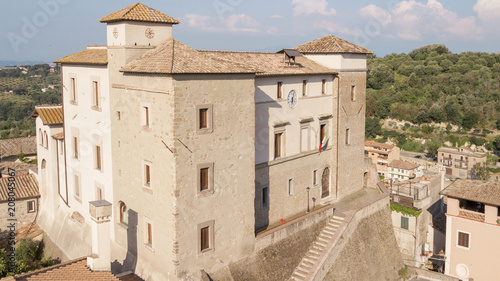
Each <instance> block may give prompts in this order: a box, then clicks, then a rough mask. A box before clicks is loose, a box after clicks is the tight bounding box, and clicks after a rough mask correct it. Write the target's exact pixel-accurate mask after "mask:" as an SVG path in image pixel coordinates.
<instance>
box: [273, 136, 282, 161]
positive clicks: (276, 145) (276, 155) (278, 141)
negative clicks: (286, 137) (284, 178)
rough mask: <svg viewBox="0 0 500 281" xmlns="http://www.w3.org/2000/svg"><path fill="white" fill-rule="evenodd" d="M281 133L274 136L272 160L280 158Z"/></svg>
mask: <svg viewBox="0 0 500 281" xmlns="http://www.w3.org/2000/svg"><path fill="white" fill-rule="evenodd" d="M282 143H283V133H276V134H274V159H277V158H280V157H281V156H282Z"/></svg>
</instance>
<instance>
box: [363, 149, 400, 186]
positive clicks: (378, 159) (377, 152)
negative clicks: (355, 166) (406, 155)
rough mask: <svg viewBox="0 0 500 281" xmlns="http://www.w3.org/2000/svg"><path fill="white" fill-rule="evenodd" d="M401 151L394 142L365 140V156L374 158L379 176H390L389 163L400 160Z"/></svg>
mask: <svg viewBox="0 0 500 281" xmlns="http://www.w3.org/2000/svg"><path fill="white" fill-rule="evenodd" d="M400 152H401V149H399V147H397V146H395V145H392V144H386V143H379V142H375V141H365V157H369V158H371V159H372V161H373V163H374V164H375V165H376V166H377V172H378V174H379V176H382V177H385V178H388V177H390V174H389V164H390V163H391V162H392V161H394V160H399V156H400Z"/></svg>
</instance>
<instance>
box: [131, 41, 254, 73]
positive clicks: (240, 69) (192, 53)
mask: <svg viewBox="0 0 500 281" xmlns="http://www.w3.org/2000/svg"><path fill="white" fill-rule="evenodd" d="M122 71H124V72H135V73H166V74H181V73H255V70H253V69H251V68H249V67H248V66H246V65H244V64H238V63H234V62H231V61H224V60H220V59H215V58H212V57H210V56H208V55H206V54H204V53H203V52H199V51H197V50H195V49H193V48H191V47H189V46H187V45H185V44H183V43H181V42H179V41H177V40H175V39H172V38H171V39H168V40H167V41H165V42H163V43H162V44H160V45H159V46H158V47H156V48H155V49H153V50H151V51H149V52H147V53H146V54H145V55H143V56H141V57H139V58H138V59H136V60H134V61H132V62H131V63H129V64H128V65H126V66H124V67H123V68H122Z"/></svg>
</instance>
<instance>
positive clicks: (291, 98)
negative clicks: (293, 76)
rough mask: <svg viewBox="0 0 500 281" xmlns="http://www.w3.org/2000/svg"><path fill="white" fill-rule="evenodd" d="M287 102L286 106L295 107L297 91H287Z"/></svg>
mask: <svg viewBox="0 0 500 281" xmlns="http://www.w3.org/2000/svg"><path fill="white" fill-rule="evenodd" d="M287 102H288V106H290V107H295V105H296V104H297V93H295V90H291V91H290V93H288V98H287Z"/></svg>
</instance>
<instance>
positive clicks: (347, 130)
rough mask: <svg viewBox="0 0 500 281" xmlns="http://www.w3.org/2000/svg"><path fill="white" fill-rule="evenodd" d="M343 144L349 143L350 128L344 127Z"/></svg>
mask: <svg viewBox="0 0 500 281" xmlns="http://www.w3.org/2000/svg"><path fill="white" fill-rule="evenodd" d="M345 144H347V145H349V144H351V129H345Z"/></svg>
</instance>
